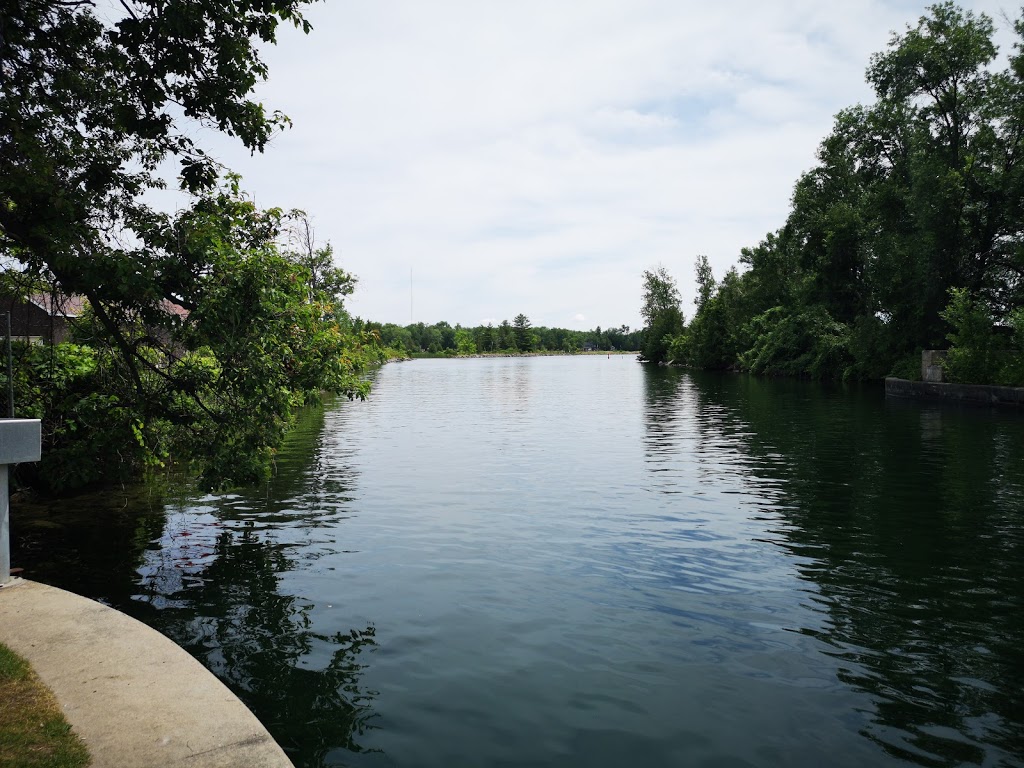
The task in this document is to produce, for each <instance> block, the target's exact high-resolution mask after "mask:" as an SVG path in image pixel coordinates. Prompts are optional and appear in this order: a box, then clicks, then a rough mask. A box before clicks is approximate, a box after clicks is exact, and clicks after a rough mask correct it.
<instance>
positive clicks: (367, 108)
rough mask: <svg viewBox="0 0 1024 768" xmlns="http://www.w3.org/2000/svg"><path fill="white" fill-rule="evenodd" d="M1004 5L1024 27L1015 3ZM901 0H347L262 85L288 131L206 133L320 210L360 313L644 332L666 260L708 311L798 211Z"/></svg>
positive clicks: (688, 296) (905, 7)
mask: <svg viewBox="0 0 1024 768" xmlns="http://www.w3.org/2000/svg"><path fill="white" fill-rule="evenodd" d="M961 5H962V7H964V8H965V9H972V10H975V11H984V12H986V13H988V14H989V15H990V16H992V17H993V18H994V19H995V20H996V22H997V24H998V25H999V26H1000V28H1001V31H1000V33H999V34H998V36H997V42H999V43H1000V46H1001V49H1002V50H1003V51H1004V52H1005V51H1007V50H1008V49H1009V48H1010V46H1011V45H1012V44H1013V42H1014V36H1013V33H1012V30H1010V29H1009V24H1008V22H1007V21H1006V18H1007V16H1009V17H1010V18H1015V17H1016V16H1017V15H1018V13H1019V10H1018V9H1017V8H1015V7H1014V6H1013V5H1005V4H1000V3H997V2H987V1H985V0H979V1H978V2H963V3H961ZM925 6H926V3H920V2H900V1H899V0H887V1H883V0H850V1H849V2H843V3H825V2H821V0H787V1H786V2H779V1H778V0H764V1H763V2H746V1H739V0H719V1H718V2H692V1H690V2H688V1H686V0H587V2H579V1H577V0H573V1H572V2H569V1H568V0H544V2H539V1H537V0H517V1H516V2H509V1H507V0H506V2H497V1H496V0H472V1H470V0H466V1H465V2H463V1H461V0H437V1H436V2H431V3H424V2H422V1H419V0H412V1H409V2H407V1H405V0H382V1H381V2H370V1H369V0H331V1H330V2H327V3H321V4H317V5H313V6H310V7H309V8H308V12H307V18H308V19H309V21H311V23H312V24H313V27H314V29H313V31H312V32H311V33H310V34H309V35H308V36H305V35H303V34H302V33H301V32H300V31H299V30H294V29H291V28H282V29H281V31H280V35H279V42H278V45H277V46H274V47H271V48H269V49H267V50H266V51H265V53H264V58H265V60H266V62H267V64H268V66H269V69H270V77H269V80H268V81H267V82H266V83H264V84H262V85H261V86H260V87H259V89H258V91H257V98H258V99H259V100H260V101H262V102H263V103H264V105H265V106H266V107H267V108H268V109H278V110H281V111H282V112H284V113H285V114H287V115H288V116H289V117H290V118H291V120H292V122H293V125H292V127H291V128H290V129H289V130H287V131H284V132H282V133H280V134H278V135H277V136H276V137H275V139H274V140H273V142H272V143H271V145H270V146H268V148H267V150H266V152H265V153H263V154H257V155H255V156H250V155H249V154H248V152H246V151H244V150H242V149H241V148H240V147H238V146H237V145H236V144H235V143H233V142H232V141H231V140H229V139H228V138H226V137H223V136H220V135H219V134H217V133H216V132H215V131H213V130H207V129H200V130H197V131H196V134H197V138H198V139H199V140H200V143H201V144H202V145H203V146H205V147H207V148H209V149H210V150H211V151H212V153H213V154H214V155H215V156H216V157H217V158H218V159H219V160H220V161H222V162H223V163H225V164H226V165H227V166H228V167H230V168H231V169H232V170H234V171H237V172H238V173H240V174H241V175H242V177H243V187H244V188H245V189H246V190H247V191H248V192H249V193H250V194H251V196H252V197H253V198H254V199H255V200H256V202H257V203H259V204H260V205H262V206H266V207H269V206H280V207H283V208H286V209H291V208H300V209H303V210H304V211H306V212H307V213H308V214H309V216H310V217H311V218H312V221H313V224H314V227H315V232H316V236H317V239H318V240H319V241H320V242H321V243H326V242H328V241H329V242H330V243H331V244H332V245H333V246H334V250H335V256H336V261H337V263H338V265H339V266H341V267H343V268H344V269H346V270H348V271H350V272H352V273H354V274H355V275H356V276H357V277H358V279H359V284H358V287H357V290H356V293H355V294H354V295H353V296H352V297H350V298H349V300H348V307H349V309H350V311H351V312H352V313H353V314H355V315H358V316H360V317H363V318H366V319H372V320H377V321H380V322H394V323H399V324H403V325H404V324H407V323H409V322H411V321H413V322H420V321H422V322H426V323H433V322H437V321H439V320H447V321H448V322H450V323H452V324H456V323H460V324H462V325H465V326H475V325H478V324H481V323H487V322H494V323H495V324H497V323H498V322H500V321H501V320H502V319H509V320H511V319H512V318H513V317H514V316H515V315H517V314H519V313H524V314H525V315H527V317H529V318H530V321H531V322H532V324H533V325H535V326H539V325H546V326H556V327H564V328H579V329H589V328H593V327H595V326H598V325H599V326H602V327H605V328H607V327H618V326H620V325H623V324H625V325H628V326H630V327H634V328H635V327H639V326H640V325H641V324H642V323H641V320H640V314H639V309H640V304H641V301H642V275H643V272H644V270H645V269H651V268H654V267H656V266H658V265H663V266H664V267H665V268H666V269H667V270H668V271H669V272H670V273H671V274H672V275H673V276H674V277H675V278H676V280H677V282H678V285H679V289H680V293H681V294H682V297H683V310H684V313H685V314H686V315H687V317H689V316H690V315H691V314H692V310H693V296H694V294H695V290H694V280H693V273H694V261H695V259H696V257H697V256H698V255H699V254H705V255H707V256H708V258H709V260H710V263H711V265H712V268H713V270H714V272H715V275H716V277H718V278H721V276H722V275H723V274H724V273H725V271H726V270H728V269H729V267H731V266H733V265H735V264H736V263H737V259H738V257H739V254H740V249H741V248H743V247H747V246H754V245H756V244H757V243H758V242H759V241H760V240H761V239H763V238H764V236H765V235H766V234H767V233H768V232H770V231H774V230H776V229H778V228H779V227H780V226H782V224H783V223H784V221H785V218H786V215H787V212H788V208H789V201H790V196H791V193H792V189H793V185H794V183H795V182H796V180H797V178H798V177H799V175H800V174H801V173H802V172H804V171H806V170H808V169H809V168H811V167H812V166H813V164H814V162H815V151H816V149H817V146H818V144H819V143H820V141H821V140H822V139H823V138H824V137H825V136H826V135H827V133H828V132H829V130H830V129H831V126H832V122H833V118H834V116H835V114H836V113H837V112H838V111H839V110H841V109H843V108H845V107H848V106H852V105H854V104H856V103H865V104H866V103H870V101H871V100H872V93H871V90H870V89H869V87H868V86H867V85H866V84H865V82H864V71H865V68H866V67H867V64H868V61H869V58H870V55H871V54H872V53H874V52H878V51H882V50H884V49H885V47H886V45H887V44H888V42H889V40H890V38H891V35H892V32H893V31H898V30H903V29H905V27H906V25H907V24H908V23H914V22H916V20H917V18H918V17H919V16H920V15H921V14H922V13H923V12H924V9H925Z"/></svg>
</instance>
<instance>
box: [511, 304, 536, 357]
mask: <svg viewBox="0 0 1024 768" xmlns="http://www.w3.org/2000/svg"><path fill="white" fill-rule="evenodd" d="M512 329H513V331H514V333H515V339H516V347H518V348H519V351H520V352H529V351H531V350H532V349H533V334H531V333H530V318H528V317H527V316H526V315H524V314H522V313H520V314H518V315H516V316H515V318H514V319H513V320H512Z"/></svg>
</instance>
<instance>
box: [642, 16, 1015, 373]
mask: <svg viewBox="0 0 1024 768" xmlns="http://www.w3.org/2000/svg"><path fill="white" fill-rule="evenodd" d="M1014 29H1015V31H1016V33H1017V35H1018V38H1019V37H1020V36H1022V35H1024V20H1021V21H1018V22H1017V23H1016V24H1015V25H1014ZM994 32H995V28H994V25H993V22H992V20H991V19H990V18H989V17H988V16H986V15H985V14H974V13H972V12H964V11H963V10H962V9H960V8H959V7H958V6H956V5H955V4H953V3H941V4H937V5H934V6H931V7H930V8H929V9H928V11H927V14H926V15H925V16H923V17H921V19H920V20H919V21H918V23H917V24H916V25H915V26H913V27H909V26H908V27H907V28H906V30H905V31H904V32H903V33H902V34H899V35H894V36H893V38H892V40H891V42H890V44H889V47H888V49H887V50H886V51H884V52H882V53H878V54H875V55H874V56H872V57H871V60H870V63H869V65H868V68H867V82H868V83H869V84H870V85H871V86H872V87H873V88H874V92H875V95H876V101H875V103H874V104H872V105H869V106H862V105H857V106H853V107H850V108H849V109H845V110H843V111H842V112H840V113H839V114H838V115H837V116H836V119H835V124H834V128H833V130H832V132H831V133H830V134H829V135H828V136H827V137H825V139H824V141H822V143H821V145H820V147H819V149H818V153H817V157H818V163H817V165H815V167H813V168H812V169H811V170H809V171H807V172H806V173H804V174H803V175H802V176H801V177H800V179H799V180H798V181H797V183H796V186H795V188H794V191H793V197H792V203H791V208H790V213H789V216H788V217H787V219H786V221H785V223H784V224H783V225H782V227H780V228H779V229H778V230H776V231H774V232H771V233H769V234H768V235H767V236H766V237H765V238H764V240H762V241H761V242H760V243H759V244H757V245H756V246H753V247H750V248H744V249H743V250H742V251H741V253H740V256H739V263H740V265H741V268H742V271H740V269H737V268H736V267H733V268H732V269H730V270H729V271H728V272H727V273H726V274H724V275H722V276H721V277H720V278H717V279H716V277H715V276H714V275H713V274H712V271H711V268H710V265H709V263H708V260H707V258H706V257H704V256H701V257H698V259H697V261H696V265H695V267H696V282H697V298H696V301H695V303H696V312H695V314H694V316H693V317H692V319H691V320H690V321H689V322H688V323H687V322H685V317H684V315H683V312H682V308H681V307H680V302H679V294H678V291H677V290H676V287H675V281H674V278H673V277H672V276H671V275H670V274H669V273H668V272H667V271H666V270H665V269H664V268H663V267H659V268H657V269H654V270H650V271H648V272H646V273H645V275H644V280H645V292H644V307H643V315H644V318H645V321H646V330H647V336H646V338H645V341H644V345H643V349H642V354H643V357H644V358H645V359H647V360H648V361H651V362H675V363H677V364H682V365H688V366H692V367H696V368H702V369H735V370H746V371H751V372H754V373H759V374H769V375H797V376H809V377H814V378H833V379H839V378H854V379H873V378H879V377H882V376H885V375H888V374H895V375H901V376H904V377H906V378H919V373H918V372H919V370H920V354H919V353H920V350H921V349H932V348H935V349H944V348H947V347H948V348H949V349H950V352H949V358H948V360H947V363H946V368H947V373H948V375H949V376H950V378H952V379H953V380H959V381H964V382H970V383H998V384H1007V385H1024V51H1022V46H1021V41H1020V40H1019V39H1018V42H1017V43H1016V44H1015V45H1014V48H1013V51H1012V53H1011V55H1010V56H1009V57H1008V61H1007V66H1006V67H1005V68H1004V69H1002V70H998V69H996V68H994V67H993V64H994V63H995V61H996V56H997V49H996V46H995V45H994V43H993V35H994Z"/></svg>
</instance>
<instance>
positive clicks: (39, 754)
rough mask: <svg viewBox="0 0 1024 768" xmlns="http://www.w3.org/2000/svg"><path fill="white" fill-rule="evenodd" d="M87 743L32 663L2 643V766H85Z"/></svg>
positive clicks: (0, 756)
mask: <svg viewBox="0 0 1024 768" xmlns="http://www.w3.org/2000/svg"><path fill="white" fill-rule="evenodd" d="M88 764H89V753H88V751H87V750H86V748H85V744H83V743H82V740H81V739H80V738H78V736H77V735H76V734H74V733H72V732H71V726H70V725H68V722H67V720H65V719H64V715H63V714H61V711H60V705H59V704H58V703H57V700H56V699H55V698H54V697H53V694H52V693H50V691H49V689H48V688H47V687H46V686H45V685H43V684H42V683H41V682H40V681H39V678H38V677H36V674H35V672H33V671H32V668H31V667H30V666H29V664H28V662H27V661H25V660H24V659H23V658H21V657H20V656H18V654H16V653H14V652H13V651H12V650H11V649H10V648H8V647H7V646H5V645H3V644H0V768H81V767H82V766H86V765H88Z"/></svg>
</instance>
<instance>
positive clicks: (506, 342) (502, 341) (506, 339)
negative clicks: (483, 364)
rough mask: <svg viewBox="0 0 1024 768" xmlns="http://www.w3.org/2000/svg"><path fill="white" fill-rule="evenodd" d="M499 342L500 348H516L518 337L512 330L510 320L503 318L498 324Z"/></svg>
mask: <svg viewBox="0 0 1024 768" xmlns="http://www.w3.org/2000/svg"><path fill="white" fill-rule="evenodd" d="M497 344H498V349H499V350H501V351H505V350H513V351H514V350H516V349H517V347H516V337H515V334H514V333H513V331H512V325H511V324H510V323H509V321H508V320H502V321H501V322H500V323H499V324H498V332H497Z"/></svg>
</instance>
